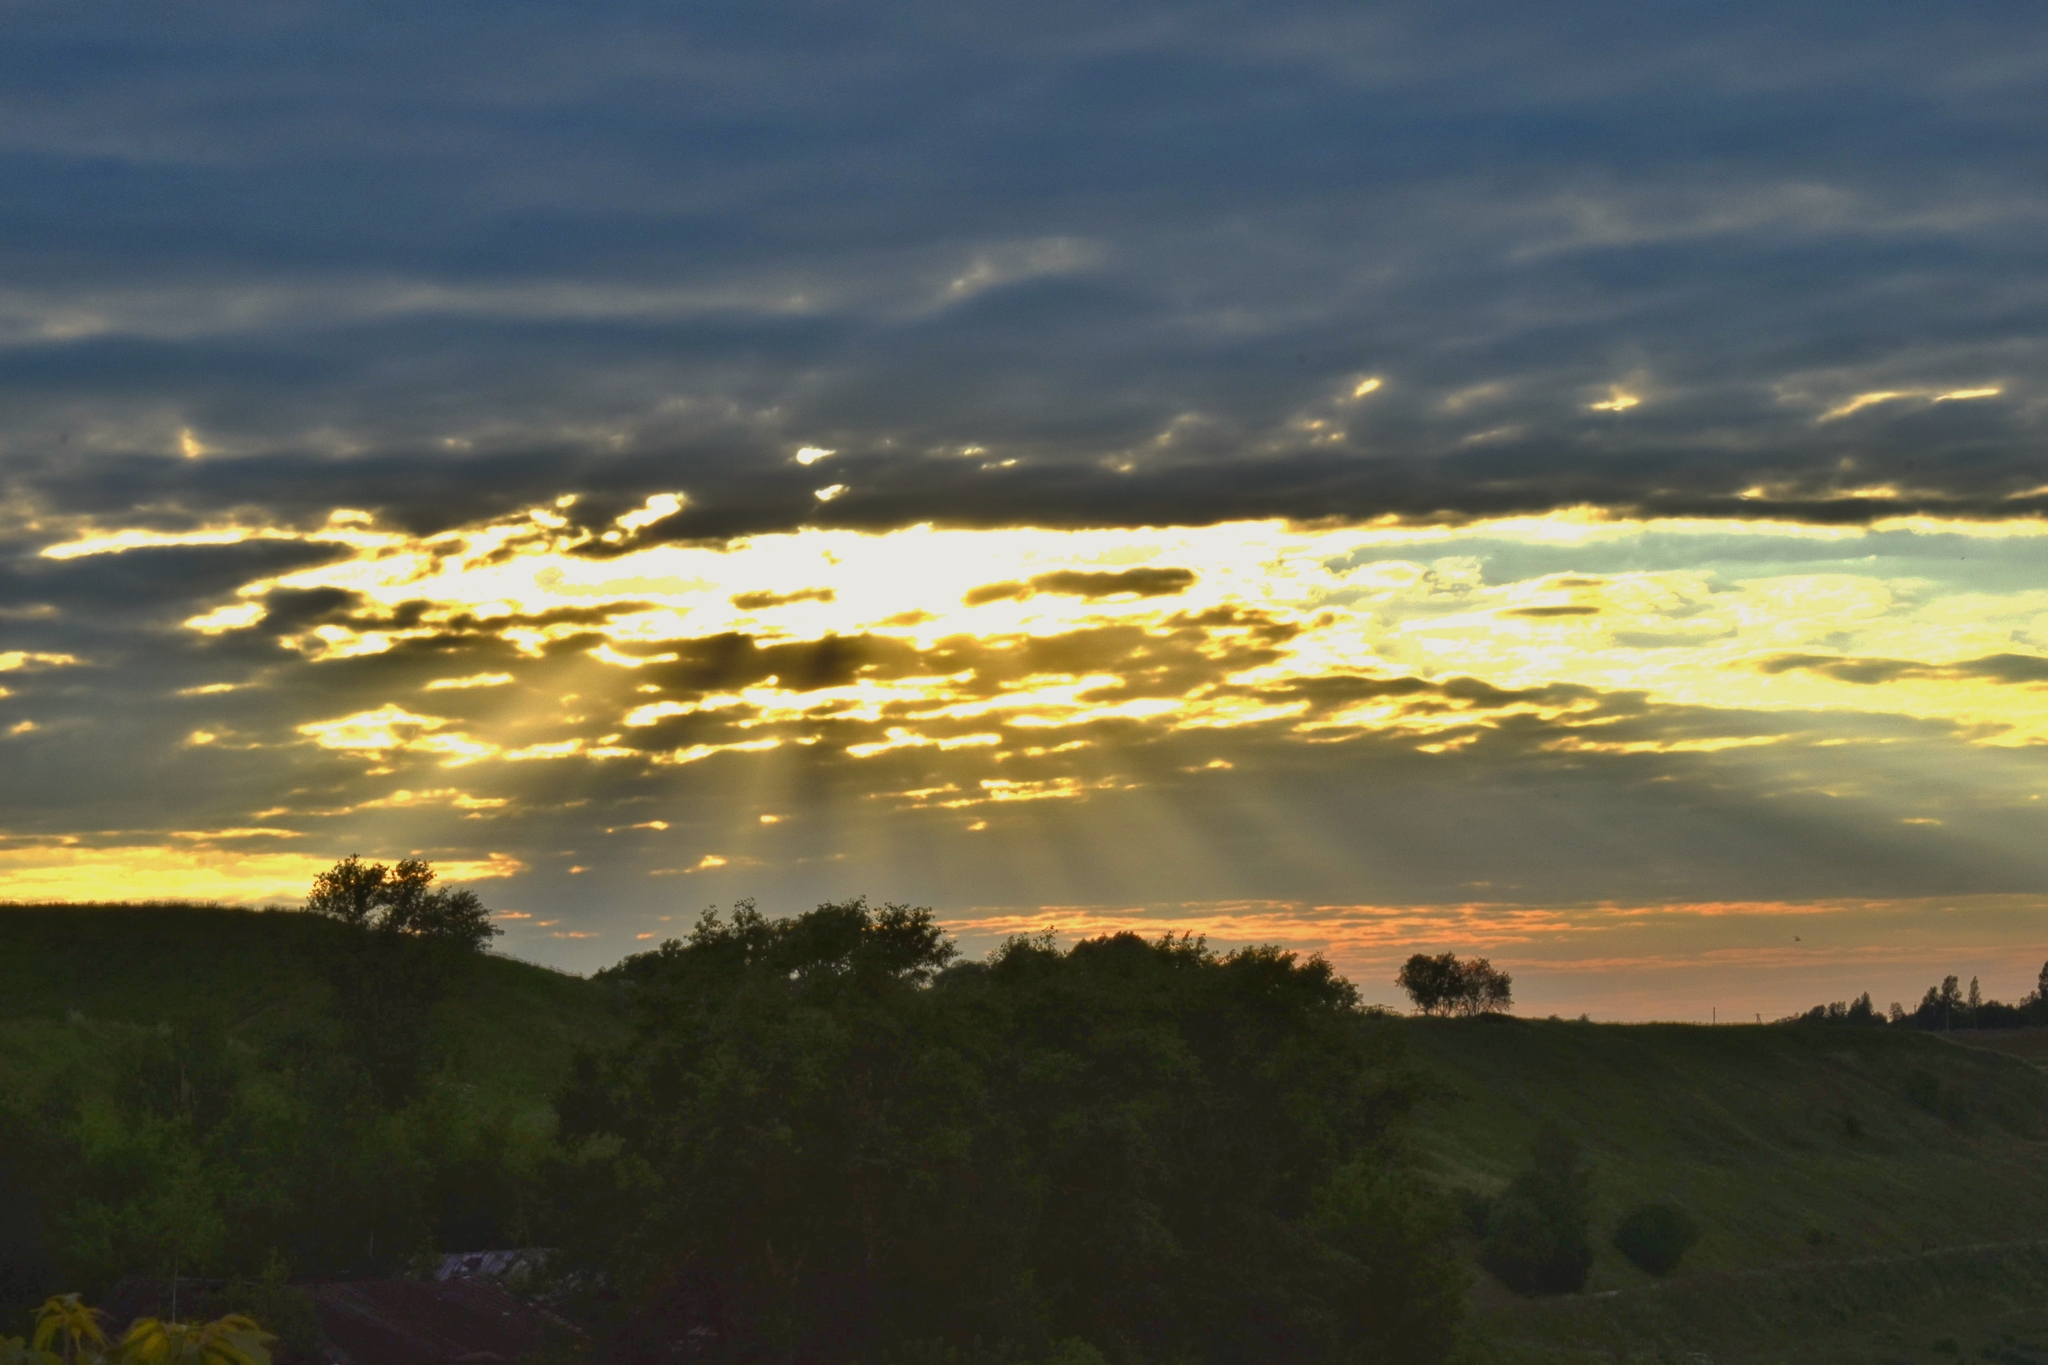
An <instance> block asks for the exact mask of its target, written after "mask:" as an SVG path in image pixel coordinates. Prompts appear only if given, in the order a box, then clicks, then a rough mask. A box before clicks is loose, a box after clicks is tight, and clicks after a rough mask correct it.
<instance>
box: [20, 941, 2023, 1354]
mask: <svg viewBox="0 0 2048 1365" xmlns="http://www.w3.org/2000/svg"><path fill="white" fill-rule="evenodd" d="M339 932H341V931H340V930H339V929H338V927H337V926H335V925H332V924H329V923H326V922H323V921H319V920H314V919H311V918H308V917H305V916H300V915H295V914H289V913H268V914H264V913H254V912H248V911H238V910H222V909H214V908H207V907H200V906H147V907H137V906H101V907H92V906H76V907H61V908H53V907H0V1092H4V1093H5V1094H7V1095H13V1096H21V1095H29V1094H36V1093H40V1092H42V1091H43V1090H45V1089H47V1088H48V1086H49V1085H50V1084H52V1083H54V1082H60V1081H61V1083H62V1084H63V1085H65V1086H68V1087H71V1088H73V1089H84V1090H100V1089H110V1088H111V1087H112V1086H113V1085H114V1084H115V1082H116V1077H115V1075H114V1072H113V1068H114V1066H115V1064H116V1063H115V1059H116V1058H118V1056H119V1054H120V1052H121V1044H122V1041H123V1040H124V1039H134V1038H137V1037H142V1036H145V1035H154V1034H157V1033H160V1032H161V1025H162V1024H163V1023H164V1021H167V1020H172V1019H178V1018H185V1017H189V1016H191V1015H192V1014H193V1013H194V1012H195V1011H199V1010H207V1011H216V1010H218V1011H224V1013H223V1014H222V1015H221V1017H222V1018H223V1019H224V1021H225V1022H226V1023H227V1025H228V1036H229V1038H230V1040H231V1043H232V1045H233V1046H235V1047H237V1048H239V1049H242V1050H243V1051H244V1053H245V1054H246V1055H248V1056H250V1057H258V1056H262V1057H270V1056H273V1055H275V1054H276V1052H277V1050H278V1049H279V1048H280V1047H281V1046H282V1045H283V1044H285V1043H286V1042H287V1041H288V1040H289V1039H290V1038H291V1037H292V1036H293V1035H294V1032H295V1031H303V1030H305V1029H306V1027H307V1026H308V1024H309V1022H317V1021H318V1020H320V1019H321V1018H323V1017H330V1016H331V1011H332V1009H333V1001H332V998H331V996H330V993H329V987H328V986H327V984H326V982H325V981H324V979H323V977H322V974H321V972H320V970H319V965H318V964H319V961H320V955H321V953H322V952H323V950H324V948H325V947H326V946H327V945H329V944H330V942H331V941H332V936H333V935H335V934H337V933H339ZM624 1027H625V1025H624V1022H623V1020H622V1018H621V1016H620V1012H619V1010H618V1007H617V1003H616V1001H615V999H614V997H613V996H612V994H611V993H610V992H609V991H607V990H606V989H604V988H603V987H601V986H599V985H598V984H596V983H593V982H589V981H586V980H583V979H581V978H577V977H573V976H568V975H564V974H562V973H558V972H554V971H550V970H547V969H545V968H541V967H537V966H533V965H531V964H528V963H522V962H518V961H514V960H512V959H508V958H501V957H486V958H481V959H478V960H475V961H473V962H471V963H469V964H468V966H467V968H466V970H465V972H464V974H463V976H462V978H461V979H460V980H459V981H458V983H457V984H456V987H455V989H453V990H452V991H451V992H450V994H449V996H448V998H447V999H446V1000H444V1001H443V1003H442V1004H441V1005H440V1006H439V1007H438V1010H437V1012H436V1016H435V1020H434V1030H435V1033H436V1035H437V1041H438V1045H439V1048H440V1051H441V1054H442V1056H443V1058H444V1067H443V1073H442V1074H443V1084H444V1086H445V1084H447V1083H450V1082H452V1084H453V1085H454V1086H455V1087H456V1088H457V1089H458V1090H459V1091H460V1092H461V1093H462V1095H463V1096H464V1097H465V1101H464V1103H463V1105H462V1106H461V1107H462V1108H463V1109H464V1110H465V1111H467V1112H470V1113H472V1114H475V1115H495V1116H496V1118H497V1121H499V1122H501V1123H502V1122H507V1121H510V1122H511V1123H513V1124H514V1125H515V1126H516V1127H517V1128H519V1129H523V1130H525V1131H526V1132H528V1133H530V1134H532V1135H533V1136H538V1135H539V1134H540V1133H541V1132H542V1131H544V1130H545V1128H546V1126H547V1125H548V1124H549V1123H550V1122H551V1111H550V1108H549V1099H550V1097H551V1095H552V1094H553V1093H554V1092H555V1090H556V1089H557V1087H558V1086H559V1084H560V1083H561V1080H562V1078H563V1076H564V1075H565V1073H566V1070H567V1067H568V1064H569V1060H570V1057H571V1056H572V1055H573V1052H574V1050H575V1049H576V1047H577V1046H578V1045H579V1044H586V1043H594V1044H603V1043H607V1042H610V1041H614V1040H616V1039H619V1038H621V1037H622V1036H623V1034H624ZM1404 1031H1405V1033H1406V1036H1407V1038H1408V1041H1409V1051H1410V1060H1411V1062H1412V1063H1413V1064H1414V1065H1415V1067H1416V1068H1417V1069H1418V1070H1419V1072H1420V1073H1421V1074H1422V1076H1423V1077H1424V1078H1425V1081H1426V1084H1427V1087H1428V1091H1429V1098H1428V1099H1427V1100H1426V1101H1425V1102H1424V1104H1423V1105H1422V1108H1421V1110H1420V1113H1419V1116H1418V1118H1419V1123H1418V1129H1419V1132H1418V1136H1419V1139H1420V1145H1421V1147H1422V1149H1423V1153H1424V1159H1425V1161H1426V1163H1427V1165H1428V1167H1429V1168H1430V1170H1431V1171H1432V1172H1433V1173H1434V1174H1435V1175H1436V1177H1437V1178H1438V1179H1440V1180H1441V1181H1443V1182H1444V1183H1445V1184H1447V1185H1449V1186H1452V1187H1456V1188H1460V1189H1466V1190H1472V1191H1477V1192H1481V1193H1491V1192H1494V1191H1497V1190H1499V1189H1500V1188H1501V1187H1503V1186H1504V1185H1505V1184H1506V1183H1507V1181H1508V1180H1509V1179H1510V1178H1512V1177H1513V1175H1514V1174H1515V1173H1516V1172H1517V1171H1518V1170H1519V1169H1520V1168H1521V1167H1522V1166H1523V1165H1524V1164H1525V1163H1526V1162H1527V1159H1528V1153H1529V1146H1530V1142H1531V1139H1532V1138H1533V1137H1534V1135H1535V1133H1536V1131H1537V1130H1538V1128H1539V1127H1540V1126H1542V1124H1544V1123H1545V1122H1546V1121H1555V1122H1558V1123H1559V1124H1561V1125H1562V1126H1563V1127H1564V1128H1565V1129H1566V1130H1567V1131H1568V1132H1570V1133H1571V1134H1572V1135H1573V1136H1574V1137H1575V1138H1577V1139H1578V1141H1579V1142H1580V1143H1581V1145H1582V1147H1583V1149H1584V1152H1585V1156H1586V1159H1587V1162H1588V1164H1589V1166H1590V1168H1591V1170H1592V1172H1593V1199H1594V1217H1595V1226H1596V1233H1597V1237H1598V1241H1599V1246H1598V1254H1597V1258H1596V1261H1595V1264H1594V1268H1593V1273H1592V1278H1591V1281H1590V1283H1589V1285H1588V1293H1587V1294H1585V1295H1581V1296H1574V1297H1572V1298H1569V1299H1564V1300H1547V1301H1539V1300H1518V1299H1515V1298H1514V1297H1513V1296H1511V1295H1508V1294H1507V1293H1505V1292H1504V1291H1503V1290H1501V1289H1500V1287H1499V1286H1498V1285H1497V1284H1495V1283H1494V1282H1493V1281H1491V1280H1490V1279H1488V1278H1487V1277H1486V1276H1484V1275H1479V1276H1477V1278H1476V1282H1475V1287H1474V1294H1473V1307H1474V1326H1475V1330H1474V1337H1473V1342H1474V1344H1473V1347H1472V1349H1473V1352H1474V1353H1475V1356H1476V1358H1480V1359H1500V1360H1508V1361H1524V1360H1526V1361H1530V1362H1535V1361H1545V1362H1549V1361H1556V1362H1565V1361H1572V1362H1577V1361H1592V1360H1622V1359H1643V1360H1653V1359H1659V1358H1660V1357H1661V1358H1664V1359H1669V1360H1681V1359H1684V1358H1686V1357H1687V1356H1689V1355H1699V1354H1704V1355H1706V1356H1708V1357H1709V1358H1710V1359H1711V1360H1713V1361H1715V1362H1719V1365H1727V1362H1728V1361H1730V1360H1749V1359H1755V1360H1779V1359H1784V1360H1791V1359H1800V1360H1841V1361H1844V1362H1847V1361H1852V1360H1868V1361H1923V1360H1924V1361H1953V1360H1955V1359H1956V1358H1957V1357H1956V1352H1961V1353H1963V1354H1965V1355H1969V1354H1973V1353H1980V1352H1981V1353H1983V1354H1982V1355H1981V1358H1985V1359H1998V1360H2003V1361H2008V1362H2014V1363H2016V1362H2019V1361H2023V1360H2042V1361H2044V1362H2048V1351H2039V1352H2029V1351H2027V1350H2025V1349H2023V1348H2025V1347H2026V1346H2028V1345H2029V1344H2031V1343H2035V1342H2044V1341H2048V1242H2041V1241H2039V1239H2044V1238H2048V1071H2044V1070H2043V1069H2042V1068H2041V1066H2040V1065H2039V1062H2040V1061H2042V1060H2048V1058H2044V1056H2043V1055H2042V1049H2041V1046H2040V1044H2042V1043H2043V1042H2048V1030H2041V1031H2039V1032H2040V1033H2041V1035H2043V1036H2042V1037H2041V1038H2036V1037H2034V1035H2032V1034H2028V1035H2026V1036H2024V1037H2020V1036H2013V1037H1984V1038H1977V1037H1971V1038H1968V1039H1964V1040H1962V1041H1964V1042H1967V1043H1971V1044H1979V1046H1959V1045H1958V1044H1957V1042H1956V1041H1952V1040H1947V1039H1943V1038H1941V1037H1937V1036H1931V1035H1925V1034H1914V1033H1906V1032H1903V1031H1892V1030H1887V1029H1867V1030H1859V1029H1849V1028H1824V1027H1756V1026H1728V1027H1722V1028H1707V1027H1700V1026H1692V1025H1613V1024H1583V1023H1570V1022H1561V1021H1541V1020H1516V1019H1499V1018H1491V1019H1477V1020H1415V1021H1410V1022H1409V1023H1408V1024H1407V1025H1405V1029H1404ZM429 1184H431V1182H429ZM1650 1199H1674V1200H1677V1201H1678V1202H1680V1203H1681V1204H1683V1205H1684V1206H1685V1207H1686V1208H1687V1209H1688V1210H1690V1211H1691V1212H1692V1213H1693V1214H1694V1216H1695V1217H1696V1218H1697V1219H1698V1221H1699V1222H1700V1224H1701V1226H1702V1228H1703V1230H1704V1236H1703V1238H1702V1240H1701V1242H1700V1244H1699V1245H1698V1246H1697V1247H1696V1248H1694V1250H1693V1252H1692V1253H1691V1254H1690V1255H1689V1256H1688V1258H1687V1260H1686V1263H1685V1264H1684V1266H1683V1267H1681V1269H1680V1271H1679V1272H1678V1274H1677V1275H1676V1276H1674V1277H1672V1278H1671V1279H1670V1280H1667V1281H1656V1282H1653V1281H1651V1280H1650V1279H1649V1278H1648V1277H1647V1276H1645V1275H1643V1274H1642V1273H1641V1272H1639V1271H1637V1270H1635V1269H1634V1268H1633V1267H1631V1266H1630V1265H1628V1264H1627V1263H1626V1262H1625V1261H1624V1260H1623V1259H1622V1258H1621V1257H1620V1256H1619V1255H1618V1254H1616V1253H1615V1252H1614V1251H1613V1250H1612V1249H1611V1248H1610V1247H1609V1246H1608V1245H1607V1244H1606V1237H1607V1234H1608V1233H1609V1232H1610V1231H1611V1230H1612V1228H1613V1226H1614V1225H1615V1223H1616V1222H1617V1221H1618V1219H1619V1218H1620V1217H1621V1215H1622V1214H1623V1213H1624V1212H1626V1211H1627V1210H1628V1209H1629V1208H1631V1207H1633V1206H1634V1205H1636V1204H1638V1203H1641V1202H1643V1201H1646V1200H1650ZM0 1240H4V1239H0ZM2029 1244H2032V1245H2029ZM1940 1346H1948V1347H1953V1348H1954V1349H1953V1350H1942V1349H1937V1347H1940Z"/></svg>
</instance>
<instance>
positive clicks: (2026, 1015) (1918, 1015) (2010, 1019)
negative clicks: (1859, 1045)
mask: <svg viewBox="0 0 2048 1365" xmlns="http://www.w3.org/2000/svg"><path fill="white" fill-rule="evenodd" d="M1778 1022H1779V1023H1781V1024H1844V1025H1849V1026H1852V1027H1854V1026H1864V1027H1887V1026H1889V1027H1893V1028H1910V1029H1921V1030H1924V1031H1927V1032H1943V1031H1947V1030H1951V1029H1959V1028H2036V1027H2042V1026H2048V963H2043V964H2042V965H2041V976H2040V979H2039V981H2038V982H2037V983H2036V985H2035V987H2034V989H2033V990H2032V991H2030V992H2028V993H2027V994H2026V995H2024V996H2022V997H2021V998H2020V1001H2019V1003H2018V1004H2013V1005H2008V1004H2006V1003H2005V1002H2004V1001H2002V1000H1987V999H1986V998H1985V997H1984V993H1983V991H1982V989H1981V988H1980V987H1979V985H1978V979H1977V978H1976V977H1974V976H1973V977H1971V978H1970V987H1969V990H1968V991H1965V990H1964V989H1963V986H1962V981H1961V979H1960V978H1958V977H1955V976H1947V977H1943V978H1942V982H1941V984H1940V985H1939V986H1929V987H1928V988H1927V993H1926V994H1925V995H1923V996H1921V997H1920V1003H1919V1004H1918V1005H1916V1006H1915V1007H1914V1008H1912V1009H1910V1010H1909V1009H1907V1008H1906V1007H1905V1006H1904V1005H1902V1004H1900V1003H1899V1002H1898V1001H1896V1000H1894V1001H1893V1002H1892V1004H1891V1007H1890V1008H1889V1009H1885V1010H1879V1009H1878V1008H1877V1006H1876V1005H1875V1004H1873V1003H1872V1001H1871V998H1870V992H1869V991H1865V992H1864V993H1863V994H1862V995H1859V996H1857V997H1856V998H1855V999H1854V1000H1836V1001H1832V1002H1830V1003H1828V1004H1825V1005H1815V1006H1814V1007H1813V1008H1812V1009H1810V1010H1807V1011H1805V1012H1804V1013H1802V1014H1791V1015H1787V1016H1786V1017H1785V1018H1783V1019H1781V1020H1779V1021H1778Z"/></svg>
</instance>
